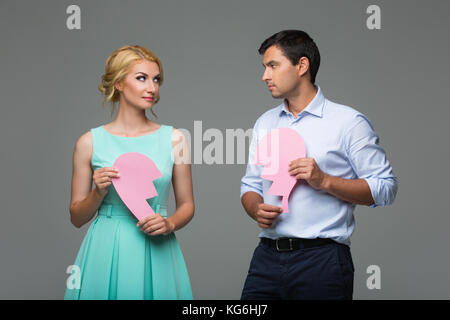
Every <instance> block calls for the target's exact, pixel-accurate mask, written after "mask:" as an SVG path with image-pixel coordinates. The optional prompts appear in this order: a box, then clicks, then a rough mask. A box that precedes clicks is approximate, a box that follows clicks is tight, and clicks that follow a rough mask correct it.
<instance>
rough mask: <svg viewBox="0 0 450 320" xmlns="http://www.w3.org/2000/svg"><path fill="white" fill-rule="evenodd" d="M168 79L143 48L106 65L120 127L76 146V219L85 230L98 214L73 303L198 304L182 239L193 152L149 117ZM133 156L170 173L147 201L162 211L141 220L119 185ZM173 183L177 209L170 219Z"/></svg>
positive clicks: (106, 128) (105, 82) (80, 259)
mask: <svg viewBox="0 0 450 320" xmlns="http://www.w3.org/2000/svg"><path fill="white" fill-rule="evenodd" d="M163 80H164V76H163V68H162V64H161V61H160V60H159V58H158V57H156V56H155V54H153V53H152V52H151V51H150V50H148V49H146V48H143V47H141V46H124V47H121V48H119V49H117V50H115V51H114V52H113V53H112V54H111V56H110V57H109V58H108V59H107V60H106V64H105V74H104V75H103V77H102V82H101V84H100V85H99V87H98V88H99V90H100V91H101V92H102V94H103V95H104V101H103V103H105V102H110V103H111V104H112V106H113V112H114V109H115V104H116V103H117V102H118V103H119V107H118V112H117V115H116V117H115V119H114V120H113V121H112V122H110V123H108V124H106V125H102V126H99V127H97V128H93V129H91V130H89V131H88V132H86V133H85V134H83V135H82V136H81V137H80V138H79V139H78V141H77V142H76V144H75V149H74V154H73V176H72V194H71V202H70V219H71V222H72V224H73V225H74V226H75V227H77V228H80V227H81V226H83V225H84V224H86V223H88V222H89V221H91V219H93V218H94V216H95V215H96V212H97V211H98V215H97V216H96V217H95V220H94V221H93V223H92V224H91V225H90V227H89V229H88V231H87V234H86V236H85V238H84V240H83V243H82V245H81V248H80V250H79V252H78V255H77V258H76V261H75V264H74V265H75V266H77V267H78V268H79V269H78V270H80V272H81V273H80V276H81V277H80V279H79V280H80V281H79V286H77V285H75V286H74V285H69V286H68V287H67V289H66V293H65V296H64V298H65V299H155V300H156V299H192V292H191V286H190V281H189V276H188V272H187V270H186V265H185V262H184V259H183V255H182V253H181V250H180V247H179V245H178V242H177V240H176V238H175V235H174V231H176V230H178V229H180V228H182V227H184V226H185V225H186V224H187V223H188V222H189V221H190V220H191V219H192V217H193V215H194V197H193V191H192V178H191V168H190V164H189V163H187V161H182V160H184V159H188V158H189V156H187V153H188V152H189V148H188V146H187V142H186V138H185V137H184V135H183V134H182V133H181V132H180V131H179V130H176V129H174V128H173V127H171V126H167V125H161V124H158V123H156V122H154V121H152V120H150V119H148V118H147V117H146V114H145V111H146V110H147V109H150V110H151V111H152V113H153V110H152V107H153V106H154V105H155V104H156V103H157V102H158V100H159V87H160V86H161V85H162V83H163ZM180 146H181V147H180ZM175 147H176V148H175ZM174 148H175V149H176V150H179V152H174ZM180 150H181V151H180ZM127 152H139V153H142V154H144V155H146V156H148V157H149V158H151V159H152V160H153V161H154V163H155V164H156V166H157V167H158V169H159V171H160V172H161V173H162V177H161V178H159V179H156V180H154V181H153V183H154V185H155V188H156V190H157V192H158V195H157V196H156V197H154V198H151V199H148V200H147V201H148V203H149V205H150V206H151V207H152V209H153V211H154V212H155V213H156V214H155V215H150V216H148V217H145V218H142V219H141V220H140V221H138V219H137V218H135V217H134V215H133V214H132V213H131V212H130V210H129V209H128V208H127V207H126V206H125V204H124V203H123V202H122V200H121V199H120V197H119V195H118V194H117V192H116V190H115V188H114V185H112V179H116V178H118V177H120V172H119V171H118V170H117V168H113V163H114V161H115V159H116V158H117V157H118V156H120V155H121V154H123V153H127ZM186 156H187V157H186ZM181 158H182V159H181ZM92 182H94V184H95V187H94V188H93V189H92V187H91V186H92ZM170 183H172V185H173V190H174V194H175V201H176V210H175V212H174V213H173V214H172V215H170V216H168V215H167V197H168V193H169V189H170Z"/></svg>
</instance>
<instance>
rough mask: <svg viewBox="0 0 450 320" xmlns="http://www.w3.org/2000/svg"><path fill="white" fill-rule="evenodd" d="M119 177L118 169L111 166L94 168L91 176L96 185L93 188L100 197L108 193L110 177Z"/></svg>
mask: <svg viewBox="0 0 450 320" xmlns="http://www.w3.org/2000/svg"><path fill="white" fill-rule="evenodd" d="M119 177H120V175H119V170H117V169H116V168H113V167H105V168H100V169H98V170H95V171H94V175H93V177H92V178H93V180H94V183H95V186H96V188H95V190H96V191H97V193H98V194H99V195H100V196H101V197H104V196H105V195H106V194H107V193H108V187H109V186H110V185H111V183H112V179H113V178H119Z"/></svg>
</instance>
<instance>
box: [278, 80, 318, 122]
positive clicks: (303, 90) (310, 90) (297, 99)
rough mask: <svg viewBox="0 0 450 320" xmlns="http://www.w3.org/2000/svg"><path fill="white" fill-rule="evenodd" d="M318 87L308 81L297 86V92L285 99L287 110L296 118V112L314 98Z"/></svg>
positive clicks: (300, 110)
mask: <svg viewBox="0 0 450 320" xmlns="http://www.w3.org/2000/svg"><path fill="white" fill-rule="evenodd" d="M317 91H318V89H317V88H316V87H315V86H314V85H313V84H312V83H310V82H309V83H308V84H305V85H303V86H301V87H300V88H299V91H298V92H299V93H298V94H297V95H295V96H292V97H289V98H287V99H286V100H285V102H286V106H287V108H288V110H289V111H290V112H291V113H292V114H293V115H294V117H296V118H297V116H298V114H299V113H300V112H302V111H303V109H305V108H306V107H307V106H308V104H309V103H310V102H311V101H312V100H313V99H314V97H315V96H316V94H317Z"/></svg>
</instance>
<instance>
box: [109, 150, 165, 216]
mask: <svg viewBox="0 0 450 320" xmlns="http://www.w3.org/2000/svg"><path fill="white" fill-rule="evenodd" d="M114 167H115V168H117V169H118V170H119V174H120V177H119V178H116V179H112V183H113V185H114V188H115V189H116V191H117V193H118V194H119V196H120V199H122V201H123V202H124V203H125V205H126V206H127V207H128V209H130V211H131V212H132V213H133V215H134V216H136V218H138V220H141V219H142V218H144V217H146V216H148V215H151V214H155V212H154V211H153V209H152V208H151V207H150V205H149V204H148V202H147V199H150V198H153V197H155V196H157V195H158V192H157V191H156V189H155V186H154V185H153V180H156V179H158V178H160V177H162V173H161V172H160V171H159V170H158V167H157V166H156V165H155V163H154V162H153V160H152V159H150V158H149V157H147V156H146V155H143V154H141V153H138V152H128V153H124V154H122V155H120V156H119V157H118V158H117V159H116V161H115V162H114Z"/></svg>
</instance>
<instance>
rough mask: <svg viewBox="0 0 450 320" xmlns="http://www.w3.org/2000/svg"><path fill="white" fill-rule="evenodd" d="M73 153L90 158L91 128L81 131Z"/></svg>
mask: <svg viewBox="0 0 450 320" xmlns="http://www.w3.org/2000/svg"><path fill="white" fill-rule="evenodd" d="M74 152H75V153H78V154H79V155H80V156H82V157H83V158H84V157H87V158H89V159H90V158H91V155H92V133H91V130H89V131H87V132H85V133H83V134H82V135H81V136H80V137H79V138H78V140H77V142H76V143H75V151H74Z"/></svg>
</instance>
